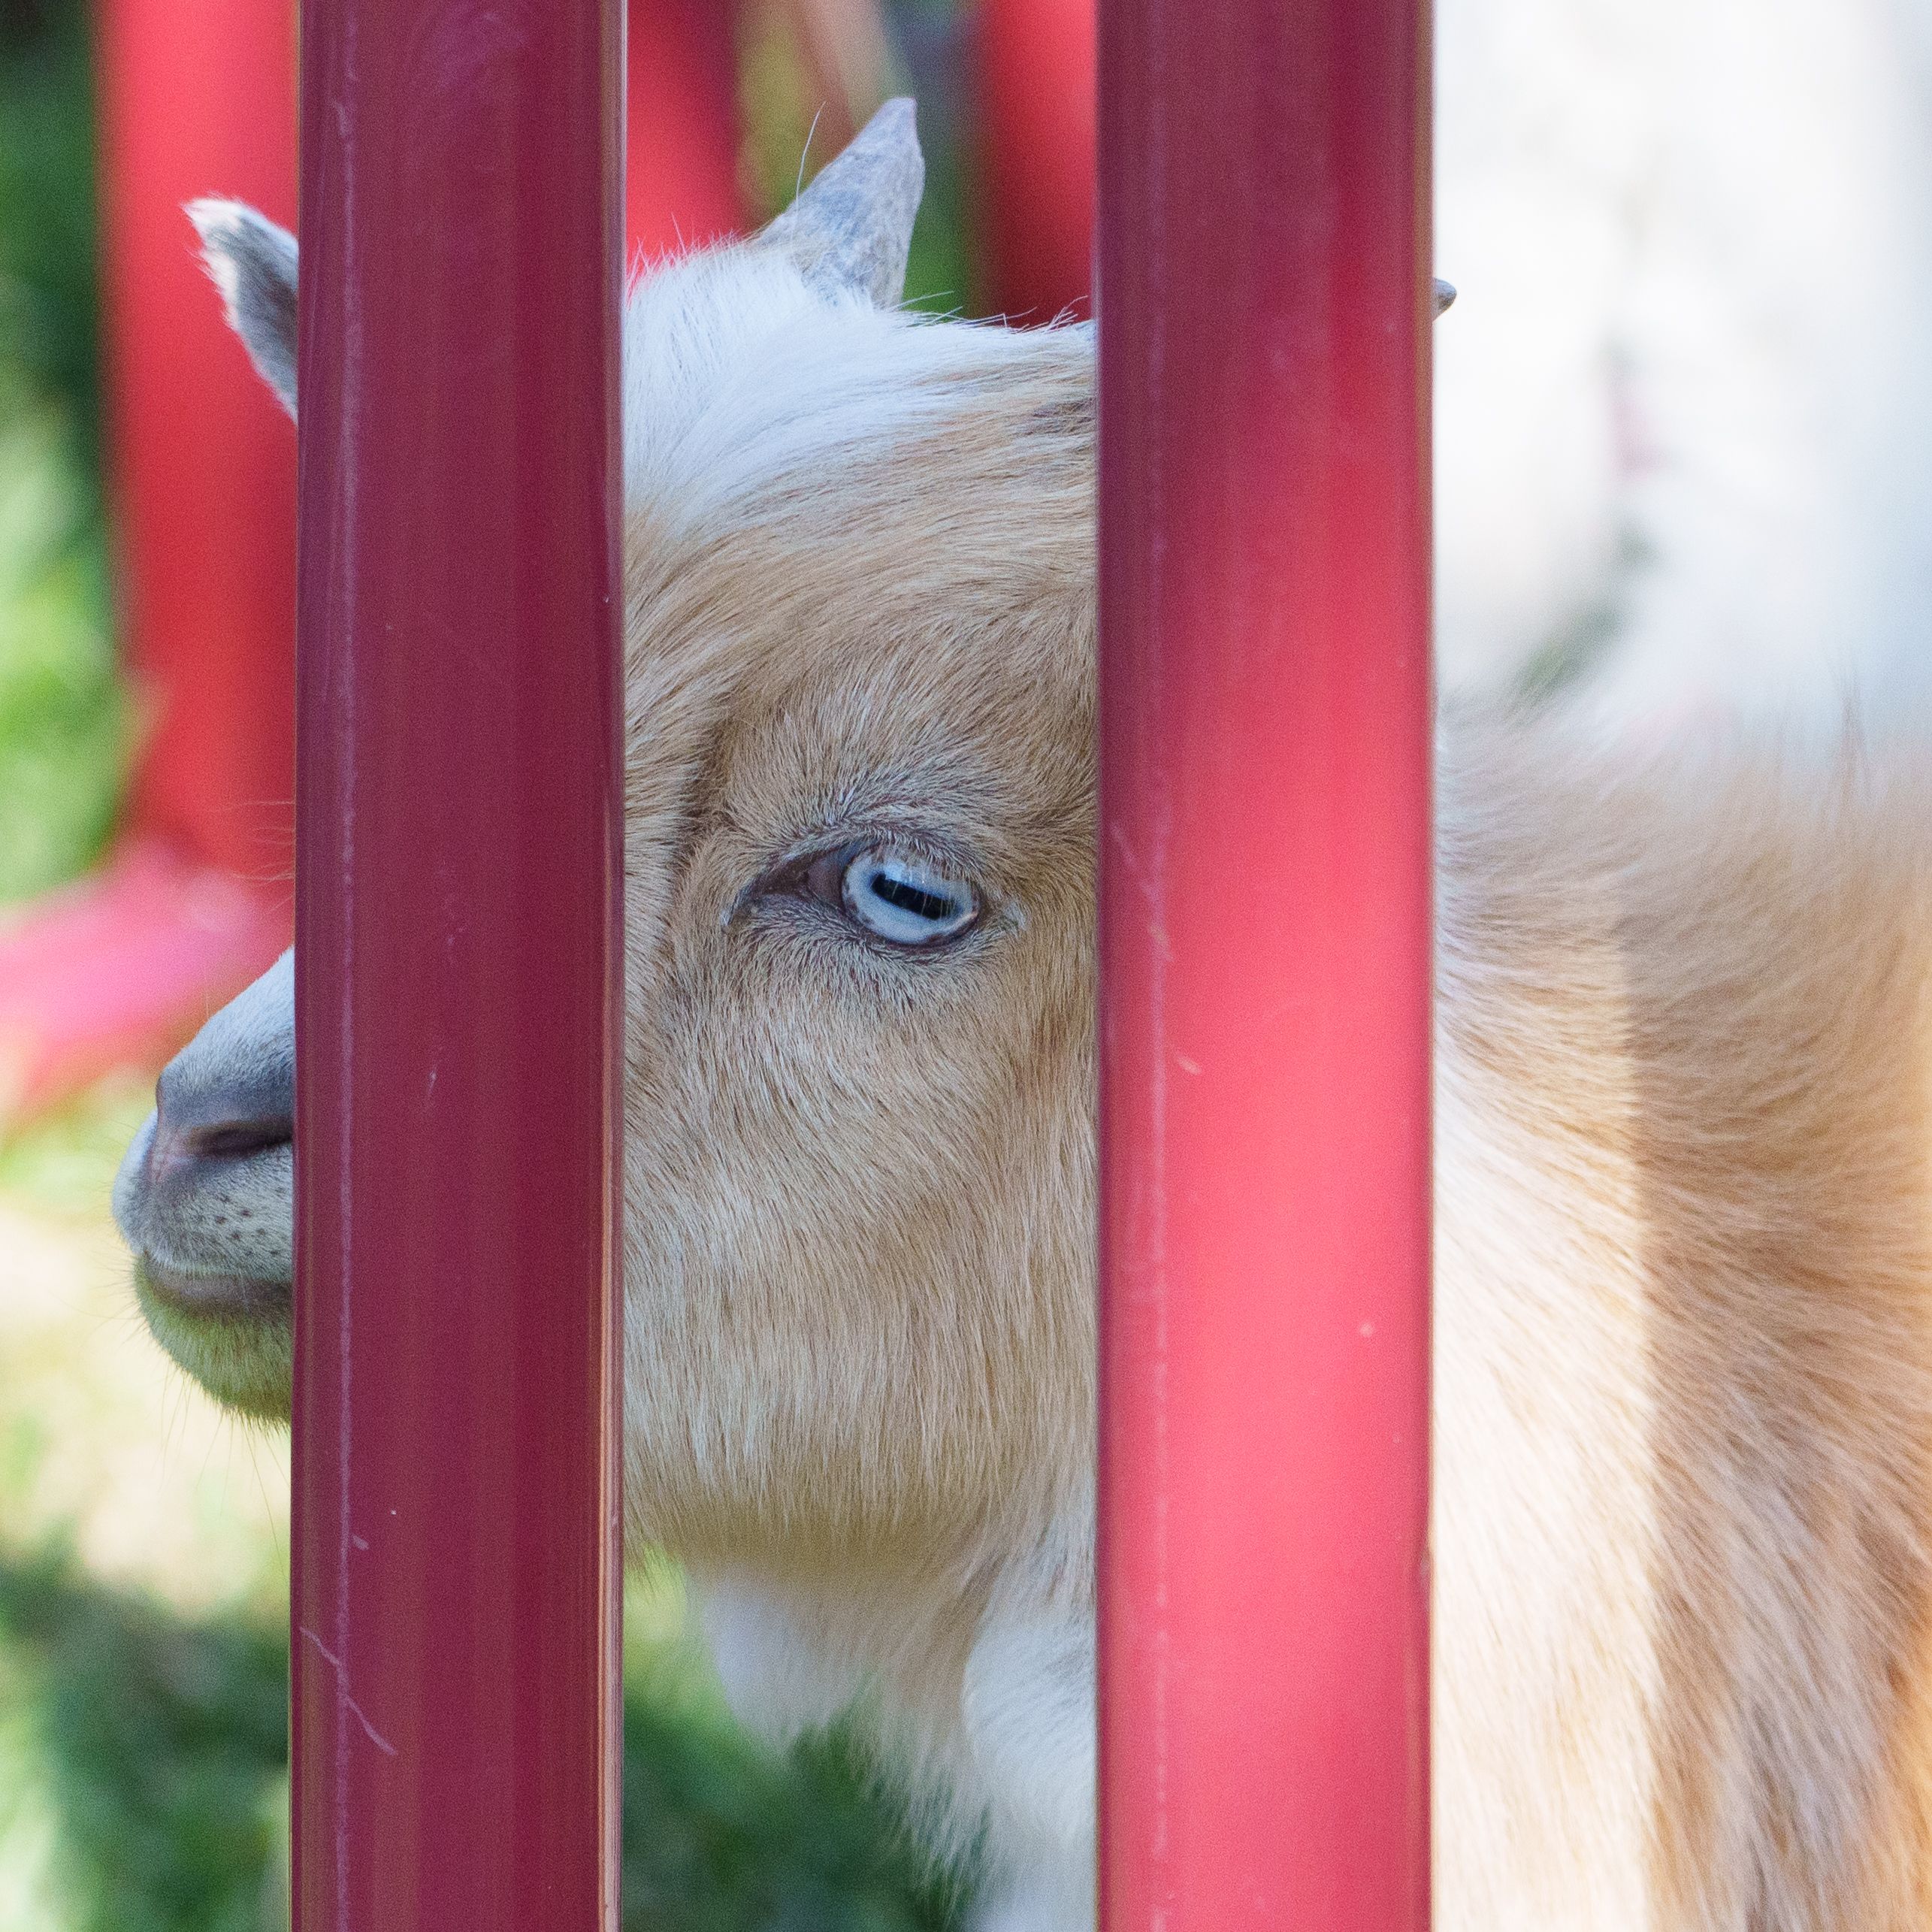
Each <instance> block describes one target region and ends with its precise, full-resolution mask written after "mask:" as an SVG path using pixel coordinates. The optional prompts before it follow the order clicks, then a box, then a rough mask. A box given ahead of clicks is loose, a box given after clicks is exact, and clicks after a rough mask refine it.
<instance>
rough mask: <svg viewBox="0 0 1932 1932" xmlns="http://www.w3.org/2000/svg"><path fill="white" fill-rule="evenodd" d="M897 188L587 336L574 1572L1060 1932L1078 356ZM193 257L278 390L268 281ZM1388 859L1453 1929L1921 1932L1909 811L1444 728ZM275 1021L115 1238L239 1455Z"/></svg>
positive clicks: (286, 1281)
mask: <svg viewBox="0 0 1932 1932" xmlns="http://www.w3.org/2000/svg"><path fill="white" fill-rule="evenodd" d="M919 175H920V162H919V158H918V148H917V144H916V142H915V139H914V138H913V135H912V122H911V117H910V114H909V111H908V110H907V109H906V107H904V106H903V105H901V106H895V107H889V108H887V109H886V110H882V111H881V115H880V116H879V117H878V118H877V119H875V121H874V122H872V125H870V126H869V128H867V129H866V132H864V133H863V135H861V136H860V138H859V139H858V141H856V142H855V143H854V145H853V146H852V147H851V148H850V149H848V150H847V152H846V153H845V155H844V156H842V157H841V159H839V161H837V162H835V163H834V164H833V165H832V166H831V167H830V168H828V169H827V171H825V173H824V174H822V175H821V177H819V179H818V182H817V183H815V184H814V186H812V188H811V189H808V190H807V191H806V193H805V195H803V197H802V198H800V201H798V202H797V204H796V205H795V206H794V208H793V209H792V210H791V211H790V213H788V214H787V215H786V216H784V217H783V218H782V219H781V220H780V221H779V222H778V223H776V225H774V226H773V227H772V228H771V229H769V230H767V231H766V232H765V233H764V234H762V235H760V236H759V237H755V238H754V239H753V240H750V241H748V242H745V243H733V244H730V245H726V246H719V247H717V248H715V249H710V250H708V251H706V252H702V253H698V254H694V255H691V256H688V257H687V258H685V259H681V260H678V261H675V262H670V263H668V264H667V265H664V266H663V267H661V268H659V269H658V271H656V272H655V273H654V274H651V275H649V276H648V277H646V278H644V279H643V280H641V281H640V282H639V283H638V285H637V286H636V289H634V291H633V294H632V295H631V297H630V302H629V306H628V309H627V316H626V322H625V337H624V358H625V366H624V439H625V440H624V479H625V488H626V491H627V511H626V546H627V548H626V558H627V561H626V573H627V575H626V618H625V621H626V646H625V649H626V676H627V840H628V851H627V878H626V884H625V917H626V921H627V960H628V965H627V975H628V978H627V1026H628V1029H629V1031H628V1045H627V1066H626V1075H625V1105H626V1133H627V1142H626V1161H627V1193H628V1198H629V1201H630V1213H629V1214H628V1217H627V1226H626V1230H625V1236H624V1239H625V1259H624V1280H625V1283H626V1292H627V1297H628V1304H627V1362H626V1376H627V1383H626V1401H627V1441H626V1444H625V1465H624V1473H625V1483H626V1510H627V1531H628V1536H629V1539H630V1543H631V1546H632V1547H633V1549H641V1548H642V1547H646V1546H652V1547H663V1548H664V1549H667V1550H670V1551H671V1552H673V1553H674V1554H675V1555H676V1556H677V1557H678V1558H679V1559H680V1560H681V1561H682V1562H683V1564H684V1565H685V1567H686V1568H687V1570H688V1573H689V1574H690V1576H691V1578H692V1580H693V1586H694V1595H695V1598H696V1600H697V1603H698V1604H699V1606H700V1616H701V1619H702V1621H703V1625H704V1627H705V1628H706V1631H707V1633H708V1634H709V1640H710V1642H711V1644H712V1649H713V1652H714V1654H715V1657H716V1658H717V1661H718V1667H719V1669H720V1670H721V1673H722V1676H723V1678H724V1683H725V1685H726V1687H727V1692H728V1693H729V1695H730V1697H731V1698H732V1700H733V1703H734V1704H735V1705H736V1708H737V1709H738V1710H739V1711H740V1712H741V1713H742V1714H743V1715H744V1716H745V1717H746V1718H747V1719H748V1720H749V1721H751V1722H753V1723H754V1724H755V1725H760V1726H761V1727H763V1728H766V1729H767V1730H769V1731H775V1732H779V1733H782V1732H784V1731H787V1730H788V1729H791V1728H796V1727H797V1726H800V1725H812V1724H816V1723H818V1722H823V1721H825V1720H827V1719H830V1718H832V1717H833V1716H835V1715H836V1714H838V1713H841V1712H842V1711H845V1710H847V1709H848V1707H856V1708H857V1710H859V1711H860V1713H863V1719H862V1721H863V1722H866V1723H869V1725H871V1726H872V1728H873V1730H874V1731H875V1735H876V1737H877V1739H878V1743H879V1744H880V1746H881V1750H882V1751H883V1752H884V1753H885V1754H886V1755H887V1756H888V1757H889V1758H891V1759H892V1760H893V1761H896V1763H897V1764H899V1765H901V1766H902V1767H904V1769H905V1772H906V1776H907V1778H908V1779H909V1780H910V1781H911V1782H912V1784H913V1785H914V1786H915V1787H916V1788H917V1789H918V1790H919V1791H924V1792H927V1793H930V1794H931V1795H932V1797H933V1804H932V1806H931V1810H932V1812H933V1816H934V1818H935V1819H936V1821H938V1822H937V1823H936V1831H937V1833H938V1834H939V1837H940V1838H941V1839H942V1840H944V1841H945V1842H949V1843H954V1844H957V1843H963V1842H964V1841H965V1840H966V1839H967V1838H969V1837H972V1836H973V1835H974V1834H980V1833H982V1832H983V1834H984V1844H985V1846H986V1849H987V1858H988V1861H989V1864H990V1870H991V1873H992V1877H991V1879H990V1891H989V1895H988V1902H987V1905H986V1906H985V1908H984V1909H985V1912H986V1914H987V1919H986V1922H987V1923H988V1924H1001V1925H1005V1926H1008V1927H1022V1928H1026V1932H1072V1928H1075V1927H1081V1926H1085V1925H1088V1924H1090V1922H1091V1915H1092V1910H1093V1903H1092V1884H1093V1794H1094V1786H1093V1778H1094V1765H1093V1686H1092V1672H1093V1553H1092V1540H1093V1482H1094V1466H1093V1451H1094V1431H1095V1407H1096V1395H1095V1299H1094V1298H1095V1283H1094V1268H1093V1228H1094V1217H1095V1163H1094V1123H1093V1080H1094V1042H1093V973H1094V934H1093V842H1094V827H1095V796H1094V776H1095V772H1094V761H1095V748H1094V645H1095V624H1096V587H1095V572H1094V410H1093V337H1092V333H1091V331H1090V329H1088V328H1084V327H1081V326H1066V327H1057V328H1045V329H1039V330H1033V331H1008V330H1004V329H996V328H981V327H972V326H968V325H963V324H961V323H957V322H943V321H935V320H932V319H924V318H921V317H919V316H915V315H912V314H909V313H904V312H903V311H901V310H899V309H898V308H897V307H896V306H895V304H896V300H897V297H898V295H899V288H900V283H901V278H902V277H903V268H904V263H905V259H906V245H907V240H908V236H909V224H910V219H911V211H912V207H913V206H914V204H915V201H916V198H917V184H918V179H919ZM198 219H199V221H200V225H201V231H202V233H203V235H204V237H205V240H206V244H207V250H208V254H209V258H210V263H211V265H212V267H213V271H214V274H215V277H216V280H217V282H218V283H219V284H220V286H221V287H222V291H223V292H224V294H225V296H226V297H227V299H228V308H229V312H230V314H231V318H232V319H234V322H236V325H237V327H238V328H239V329H240V331H241V332H242V334H243V337H244V338H245V339H246V341H247V343H248V344H249V348H250V349H252V352H253V353H254V355H255V359H256V361H257V362H258V363H259V364H260V365H261V366H262V368H263V369H264V371H265V373H267V374H268V376H270V378H271V379H272V380H278V381H279V382H280V383H281V385H282V386H283V388H284V389H285V391H286V390H287V389H289V388H290V387H291V386H292V382H291V378H290V372H291V371H292V369H293V366H294V364H293V358H292V344H291V342H290V340H289V336H288V333H287V331H288V326H289V323H288V318H289V316H291V315H292V312H293V307H294V303H293V294H294V283H295V272H296V271H295V252H294V245H293V243H292V241H291V240H289V238H288V237H286V236H283V235H281V234H279V232H277V231H274V230H272V229H271V228H269V227H268V225H267V224H266V223H265V222H263V221H262V219H260V218H259V216H255V215H253V214H252V213H249V212H248V211H246V210H242V209H240V208H237V207H234V206H232V205H228V204H214V205H206V206H204V207H201V209H200V210H198ZM291 400H292V398H291ZM1283 594H1291V595H1292V594H1293V587H1292V586H1288V587H1285V588H1284V591H1283ZM1928 832H1932V796H1928V788H1927V786H1926V785H1924V784H1923V783H1921V782H1919V781H1918V779H1916V778H1915V775H1914V774H1913V773H1912V772H1910V771H1909V769H1908V770H1906V771H1903V772H1888V770H1887V769H1885V768H1884V766H1883V765H1882V761H1881V760H1879V759H1878V758H1876V757H1872V758H1867V759H1862V760H1861V759H1860V758H1858V757H1853V756H1851V755H1849V754H1848V755H1847V757H1846V758H1845V759H1843V760H1842V761H1841V763H1840V767H1839V768H1838V769H1836V770H1835V771H1834V772H1833V774H1832V775H1831V776H1829V777H1828V778H1827V777H1824V776H1820V773H1819V768H1818V766H1817V765H1816V763H1815V762H1814V761H1813V760H1810V759H1809V758H1807V760H1804V761H1802V762H1799V763H1793V764H1792V765H1791V766H1790V767H1789V768H1788V769H1785V768H1783V767H1781V766H1780V765H1779V763H1778V761H1777V760H1775V759H1773V758H1770V757H1758V756H1753V755H1751V754H1747V753H1745V752H1741V751H1740V752H1738V753H1737V754H1727V755H1725V756H1722V757H1719V756H1718V755H1716V754H1707V755H1705V756H1704V757H1702V758H1701V759H1700V760H1698V761H1695V762H1692V763H1683V764H1680V765H1679V766H1677V767H1675V768H1673V767H1672V766H1670V765H1668V764H1667V763H1664V761H1662V760H1652V761H1650V762H1648V763H1637V762H1635V761H1634V760H1632V759H1631V757H1628V756H1625V757H1622V758H1621V759H1618V758H1615V757H1613V756H1612V755H1611V754H1610V753H1609V752H1607V751H1601V752H1595V753H1589V754H1586V753H1585V752H1583V751H1580V749H1578V748H1577V746H1576V745H1575V744H1574V742H1572V741H1571V739H1570V737H1569V736H1568V735H1567V734H1566V733H1565V730H1564V729H1563V728H1562V727H1561V726H1559V725H1558V724H1555V723H1553V722H1552V721H1550V720H1549V719H1547V718H1540V719H1539V718H1524V719H1519V720H1516V721H1511V720H1510V719H1507V718H1504V719H1490V718H1484V717H1482V716H1480V715H1470V716H1458V715H1451V716H1450V717H1448V718H1446V720H1445V721H1444V730H1443V750H1442V760H1441V785H1440V828H1439V833H1438V855H1439V869H1440V963H1439V969H1438V1005H1439V1020H1438V1056H1439V1074H1438V1117H1437V1138H1438V1171H1437V1183H1436V1187H1437V1198H1436V1211H1437V1225H1438V1237H1437V1268H1438V1283H1437V1297H1438V1299H1437V1317H1436V1338H1437V1359H1436V1368H1435V1392H1436V1400H1435V1407H1436V1423H1435V1459H1436V1487H1437V1501H1436V1507H1435V1523H1434V1543H1435V1642H1436V1651H1435V1722H1436V1746H1435V1806H1436V1816H1437V1831H1436V1844H1437V1846H1438V1853H1437V1867H1438V1869H1437V1885H1438V1910H1439V1913H1440V1921H1439V1922H1440V1923H1441V1924H1443V1925H1444V1926H1445V1927H1452V1928H1456V1932H1495V1928H1497V1927H1532V1926H1533V1927H1547V1926H1551V1925H1559V1924H1560V1925H1564V1926H1569V1927H1579V1928H1597V1927H1601V1928H1603V1932H1613V1928H1614V1932H1628V1928H1629V1927H1632V1926H1636V1925H1644V1924H1647V1925H1650V1926H1653V1927H1658V1928H1661V1929H1662V1932H1692V1928H1699V1932H1702V1928H1707V1927H1740V1928H1742V1927H1747V1926H1748V1927H1753V1928H1758V1932H1800V1928H1802V1932H1850V1928H1853V1927H1857V1928H1861V1932H1879V1928H1885V1932H1893V1928H1896V1932H1903V1928H1905V1927H1908V1926H1918V1925H1920V1924H1924V1922H1925V1921H1926V1920H1927V1915H1928V1913H1932V1652H1929V1651H1928V1646H1932V1548H1928V1543H1927V1501H1928V1497H1932V1487H1928V1486H1929V1485H1932V1187H1928V1183H1929V1182H1932V857H1928V856H1927V854H1928V852H1932V839H1928V836H1927V834H1928ZM1236 909H1238V903H1237V902H1235V901H1231V907H1230V916H1233V914H1234V912H1235V910H1236ZM290 991H291V982H290V976H289V972H288V969H287V966H286V962H285V963H283V965H282V966H278V967H277V968H276V969H275V970H274V972H271V974H270V975H268V978H267V979H266V980H265V981H263V982H262V983H261V984H259V986H258V987H257V988H256V989H255V990H253V991H252V992H251V993H248V994H246V995H244V996H243V998H242V999H241V1000H240V1001H238V1002H237V1003H236V1004H235V1005H234V1006H233V1007H232V1008H229V1009H228V1010H227V1011H225V1012H224V1013H223V1014H220V1015H218V1016H217V1017H216V1020H214V1021H213V1022H212V1023H211V1024H210V1026H209V1028H208V1029H207V1031H206V1032H204V1034H203V1035H202V1036H201V1037H200V1038H199V1039H198V1040H197V1041H196V1042H195V1043H194V1044H193V1045H191V1046H190V1047H189V1048H188V1049H187V1050H186V1051H185V1052H184V1053H183V1054H182V1055H181V1056H180V1058H179V1059H178V1060H177V1061H176V1062H175V1063H174V1064H173V1065H172V1066H171V1067H170V1068H169V1069H168V1071H167V1072H166V1073H165V1074H164V1075H163V1077H162V1081H161V1084H160V1087H159V1091H158V1099H159V1108H158V1112H157V1114H156V1116H155V1117H152V1118H150V1121H149V1122H148V1123H147V1126H145V1127H144V1129H143V1130H142V1132H141V1134H140V1135H139V1136H138V1138H137V1139H136V1140H135V1143H134V1144H133V1145H132V1147H131V1148H130V1150H129V1151H128V1156H127V1160H126V1162H125V1166H124V1167H123V1169H122V1173H121V1175H120V1177H119V1180H118V1181H117V1183H116V1197H115V1204H116V1212H117V1215H118V1217H119V1222H120V1225H121V1226H122V1230H123V1232H125V1235H126V1238H127V1239H128V1242H129V1243H130V1244H131V1246H132V1247H133V1249H134V1250H135V1253H136V1256H137V1279H138V1285H139V1293H140V1295H141V1300H142V1302H143V1305H144V1307H145V1308H146V1309H147V1311H148V1314H149V1317H150V1320H151V1322H152V1323H153V1326H154V1328H155V1330H156V1333H157V1335H159V1338H160V1339H161V1340H162V1341H163V1343H164V1344H165V1345H166V1346H167V1347H169V1348H170V1349H171V1350H172V1351H173V1352H174V1354H175V1356H176V1357H177V1359H179V1360H180V1362H182V1363H183V1365H185V1366H186V1367H187V1368H189V1370H190V1371H192V1372H193V1373H194V1374H196V1375H198V1377H200V1378H201V1380H203V1381H204V1383H206V1384H207V1386H209V1387H210V1389H213V1392H215V1393H216V1395H219V1396H220V1397H222V1398H223V1399H225V1400H226V1401H229V1402H231V1403H232V1404H234V1405H236V1406H237V1407H240V1408H243V1409H247V1410H252V1411H255V1412H256V1413H277V1412H280V1411H281V1410H283V1408H284V1407H285V1406H286V1401H287V1388H288V1373H289V1339H288V1338H289V1299H290V1293H291V1280H290V1274H291V1270H290V1266H289V1253H290V1216H291V1198H290V1196H291V1188H290V1160H289V1128H288V1122H289V1118H290V1115H291V1100H292V1085H293V1072H292V1069H293V1056H292V1029H293V1019H292V999H291V997H290ZM237 1205H245V1206H246V1208H248V1210H249V1218H248V1219H247V1220H241V1219H240V1218H239V1217H238V1216H237V1214H236V1213H235V1212H234V1211H233V1210H234V1208H236V1207H237ZM948 1821H949V1822H948Z"/></svg>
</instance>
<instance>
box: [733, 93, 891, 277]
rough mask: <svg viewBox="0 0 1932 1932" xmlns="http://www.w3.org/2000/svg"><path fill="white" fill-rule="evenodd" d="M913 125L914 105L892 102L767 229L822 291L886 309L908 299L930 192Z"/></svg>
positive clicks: (771, 236) (870, 121)
mask: <svg viewBox="0 0 1932 1932" xmlns="http://www.w3.org/2000/svg"><path fill="white" fill-rule="evenodd" d="M914 122H915V115H914V110H913V105H912V102H911V101H909V100H906V99H904V98H901V99H899V100H896V101H887V103H886V104H885V105H884V107H881V108H880V110H878V113H875V115H873V116H872V119H870V120H869V121H868V122H866V124H865V125H864V126H863V128H860V130H859V132H858V133H857V134H856V135H854V136H853V138H852V143H851V146H850V147H848V148H847V149H846V150H845V153H843V154H842V155H840V156H839V158H838V159H837V160H836V161H833V162H828V163H827V165H826V166H825V167H824V168H822V169H821V170H820V171H819V173H818V175H817V176H816V177H815V178H814V179H813V180H812V185H811V186H810V187H809V188H807V189H806V191H805V192H804V193H803V194H802V195H800V196H799V198H798V199H797V201H794V203H793V204H791V207H789V208H788V209H787V210H785V213H783V214H782V215H781V216H779V218H778V219H777V220H776V221H775V222H772V224H771V225H770V226H769V228H766V230H765V238H766V240H768V241H770V242H772V243H776V245H777V246H779V247H780V248H782V249H784V250H785V252H786V253H787V254H788V255H790V256H791V259H792V260H793V261H794V262H796V263H797V265H798V266H799V268H800V271H801V272H802V273H803V275H804V277H805V279H806V281H808V282H809V283H811V284H812V286H814V287H815V288H818V289H824V290H826V291H827V292H842V291H851V292H854V293H857V294H858V295H864V296H866V297H867V298H869V299H870V300H871V301H872V302H874V303H875V304H877V305H878V307H880V308H882V309H889V308H893V307H896V306H897V304H898V303H899V300H900V298H902V297H903V295H905V293H906V255H907V254H908V252H909V250H910V249H911V248H912V222H913V217H914V216H916V215H917V214H918V212H919V197H920V195H921V192H923V191H924V188H925V186H926V164H925V162H924V160H923V159H921V156H920V153H919V135H918V130H917V128H916V127H915V125H914Z"/></svg>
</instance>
